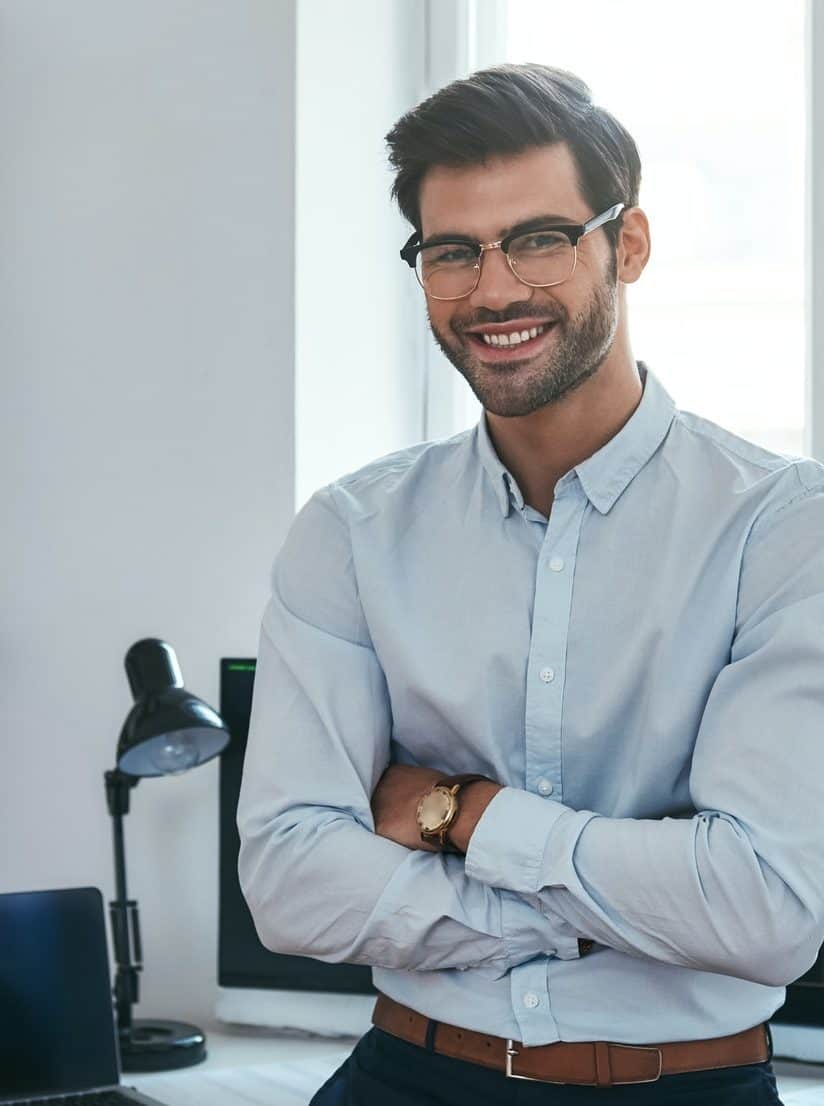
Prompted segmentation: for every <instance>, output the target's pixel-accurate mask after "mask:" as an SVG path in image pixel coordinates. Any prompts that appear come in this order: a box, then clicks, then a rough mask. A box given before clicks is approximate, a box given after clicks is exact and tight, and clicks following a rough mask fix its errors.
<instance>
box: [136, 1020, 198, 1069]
mask: <svg viewBox="0 0 824 1106" xmlns="http://www.w3.org/2000/svg"><path fill="white" fill-rule="evenodd" d="M119 1043H120V1068H121V1070H122V1071H172V1070H173V1069H175V1068H189V1067H192V1065H194V1064H199V1063H201V1062H202V1061H203V1060H205V1059H206V1038H205V1036H204V1035H203V1033H202V1032H201V1031H200V1030H199V1029H198V1028H197V1026H194V1025H188V1024H187V1023H186V1022H170V1021H161V1020H160V1019H157V1020H151V1021H149V1020H146V1019H141V1018H137V1019H136V1020H135V1021H133V1022H132V1028H131V1031H130V1032H126V1033H121V1034H120V1039H119Z"/></svg>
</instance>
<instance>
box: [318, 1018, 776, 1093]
mask: <svg viewBox="0 0 824 1106" xmlns="http://www.w3.org/2000/svg"><path fill="white" fill-rule="evenodd" d="M556 1103H557V1104H559V1106H561V1104H562V1106H594V1104H596V1103H597V1104H600V1106H604V1104H608V1106H613V1104H615V1106H618V1104H619V1103H620V1106H776V1104H778V1106H781V1099H780V1098H779V1097H778V1091H777V1089H776V1084H775V1076H774V1074H773V1070H772V1062H771V1061H770V1060H766V1061H764V1063H761V1064H746V1065H743V1066H741V1067H735V1068H716V1069H714V1070H711V1071H695V1072H685V1073H684V1074H682V1075H663V1076H661V1078H660V1079H658V1080H657V1081H656V1082H655V1083H634V1084H627V1085H625V1086H619V1087H576V1086H572V1085H569V1084H565V1085H558V1084H554V1083H531V1082H527V1081H525V1080H523V1079H507V1077H506V1076H505V1075H504V1074H503V1072H497V1071H493V1070H491V1069H490V1068H483V1067H481V1066H480V1065H478V1064H471V1063H468V1062H467V1061H465V1060H453V1059H452V1057H450V1056H441V1055H440V1054H439V1053H437V1052H431V1051H428V1050H427V1049H426V1048H424V1047H422V1046H420V1045H413V1044H409V1043H408V1042H407V1041H403V1040H401V1039H400V1038H399V1037H393V1036H392V1035H391V1034H389V1033H385V1032H384V1031H383V1030H382V1029H378V1028H376V1027H375V1026H373V1027H372V1028H371V1029H370V1030H369V1031H368V1032H367V1033H365V1034H364V1036H363V1037H361V1038H360V1040H359V1041H358V1042H357V1044H356V1045H355V1047H354V1049H353V1050H352V1052H351V1053H350V1055H349V1056H348V1057H347V1058H346V1059H345V1060H344V1062H343V1063H342V1064H341V1066H340V1067H339V1068H338V1070H337V1071H336V1072H334V1073H333V1074H332V1075H331V1076H330V1077H329V1078H328V1079H327V1080H326V1082H325V1083H324V1084H323V1086H322V1087H320V1088H319V1090H317V1091H316V1092H315V1094H314V1096H313V1098H312V1099H311V1101H310V1103H309V1106H539V1104H540V1106H544V1104H551V1106H555V1104H556Z"/></svg>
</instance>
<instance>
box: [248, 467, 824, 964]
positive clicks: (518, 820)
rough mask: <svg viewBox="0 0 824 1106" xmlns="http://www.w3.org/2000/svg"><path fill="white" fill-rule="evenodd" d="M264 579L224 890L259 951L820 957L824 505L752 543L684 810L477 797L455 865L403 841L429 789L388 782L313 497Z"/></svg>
mask: <svg viewBox="0 0 824 1106" xmlns="http://www.w3.org/2000/svg"><path fill="white" fill-rule="evenodd" d="M310 563H311V569H309V570H308V566H309V565H310ZM341 566H344V568H341ZM272 583H273V587H272V596H271V599H270V601H269V603H268V605H267V607H266V611H265V613H264V617H263V623H262V627H261V636H260V648H259V654H258V665H257V672H256V677H255V685H254V697H253V704H252V716H251V721H250V732H249V744H248V746H247V753H246V762H245V766H244V778H243V783H242V787H241V795H240V802H239V805H238V827H239V830H240V836H241V851H240V858H239V866H238V871H239V876H240V883H241V888H242V890H243V893H244V895H245V897H246V899H247V902H248V904H249V907H250V910H251V913H252V916H253V918H254V921H255V925H256V928H257V931H258V935H259V937H260V939H261V941H262V942H263V944H264V945H265V946H266V947H268V948H271V949H273V950H274V951H279V952H286V953H295V954H299V955H308V956H313V957H315V958H317V959H320V960H327V961H333V962H348V963H359V964H368V965H373V966H379V967H385V968H399V969H406V970H416V971H431V970H439V969H448V968H457V969H467V968H472V969H473V970H475V971H477V972H482V973H485V974H489V975H490V976H492V977H493V978H499V977H501V976H503V975H504V974H506V972H507V971H509V970H510V969H511V968H512V967H514V966H516V965H518V964H520V963H523V962H525V961H527V960H530V959H532V958H534V957H535V956H538V955H547V956H557V957H559V958H561V959H574V958H576V957H577V956H578V938H579V937H583V938H591V939H594V940H595V941H597V942H599V943H600V944H602V945H605V946H608V947H610V948H613V949H616V950H619V951H621V952H624V953H626V954H627V955H629V956H634V957H637V958H649V959H653V960H658V961H662V962H665V963H670V964H676V965H681V966H686V967H691V968H695V969H698V970H703V971H710V972H719V973H722V974H727V975H731V976H737V977H740V978H744V979H748V980H751V981H754V982H761V983H765V984H769V985H784V984H787V983H789V982H791V981H792V980H794V979H797V978H798V977H799V976H800V975H802V974H803V973H804V971H806V970H807V969H808V968H809V967H810V966H811V965H812V963H813V962H814V961H815V959H816V956H817V954H818V950H819V948H820V946H821V943H822V941H824V832H822V828H821V826H820V825H819V817H820V810H821V806H822V804H821V798H822V791H824V489H822V490H818V491H812V492H811V491H809V490H808V491H807V492H805V493H800V494H799V495H798V496H797V497H795V498H794V499H793V500H791V501H790V502H788V503H785V504H784V505H783V507H782V508H780V509H779V510H777V511H775V512H774V513H773V514H771V515H769V516H767V517H765V518H763V519H761V520H759V524H757V525H756V526H754V527H753V530H752V533H751V535H750V538H749V540H748V544H747V548H746V551H745V557H744V562H743V564H742V570H741V583H740V591H739V605H738V617H737V620H736V634H735V639H734V641H733V644H732V649H731V655H730V661H729V663H728V664H727V665H726V666H725V667H724V668H723V669H722V670H721V671H720V672H719V674H718V677H717V679H716V681H715V683H714V685H713V687H712V690H711V693H710V695H709V698H708V700H707V703H706V706H705V710H704V713H703V716H702V720H701V725H700V728H699V732H698V734H697V735H696V739H695V747H694V752H693V757H692V765H691V772H690V791H691V795H692V797H693V801H694V805H695V808H696V813H695V815H694V816H693V817H692V818H666V817H665V818H663V819H634V818H609V817H605V816H602V815H600V814H598V813H596V812H594V811H587V810H581V811H576V810H573V809H572V808H571V807H569V806H567V805H565V804H563V803H559V802H556V801H555V800H553V799H546V798H541V797H539V796H538V795H535V794H534V793H531V792H527V791H524V790H521V789H519V788H514V787H508V786H507V787H502V788H500V789H498V790H496V791H495V792H494V794H490V793H489V792H487V793H486V794H483V793H482V792H481V791H480V790H479V788H480V785H471V787H470V788H469V789H468V791H467V795H468V796H473V792H475V796H477V799H475V798H473V802H477V804H478V807H481V809H478V808H477V807H476V810H475V813H473V815H472V817H470V818H469V819H468V820H465V822H464V826H463V830H462V832H464V833H465V837H466V845H467V850H466V856H465V857H463V856H459V855H456V854H449V853H440V852H436V851H433V848H432V847H431V846H424V844H423V843H422V842H420V840H419V838H418V840H417V843H415V841H414V839H413V840H410V839H409V835H410V834H413V833H414V835H416V834H417V830H416V828H415V830H414V831H412V830H411V829H410V828H409V827H410V820H411V822H414V803H412V802H407V800H408V799H410V798H411V796H412V795H413V794H420V793H421V790H426V787H424V788H423V789H420V788H419V787H418V783H419V781H420V780H421V779H423V777H422V776H418V777H415V776H414V774H413V773H411V772H409V771H398V772H390V773H387V774H386V776H385V775H384V774H385V772H386V770H387V767H388V766H389V761H390V755H389V751H390V750H389V741H390V735H391V732H392V716H391V708H390V702H389V695H388V691H387V686H386V680H385V676H384V673H383V671H382V669H381V666H380V664H379V663H378V660H377V657H376V655H375V652H374V649H373V648H372V643H371V641H370V639H369V635H368V630H367V629H366V627H365V624H364V620H363V617H362V613H361V612H360V610H359V603H358V596H357V588H356V585H355V582H354V579H353V578H352V567H351V549H350V548H349V546H348V535H347V529H346V525H345V523H344V521H343V519H342V518H341V517H340V516H339V514H338V512H337V508H336V506H335V504H334V502H333V500H332V498H331V496H330V493H329V491H328V489H323V490H322V491H321V492H318V493H316V494H315V495H314V496H313V497H312V499H311V500H310V501H309V502H308V503H307V504H306V506H305V507H304V508H303V509H302V511H301V512H300V513H299V515H298V516H297V518H296V519H295V522H294V523H293V526H292V529H291V530H290V533H289V535H288V537H287V541H286V543H285V544H284V547H283V549H282V550H281V553H280V554H279V556H278V559H277V561H276V563H275V567H274V571H273V581H272ZM398 767H400V768H403V767H404V766H398ZM417 770H418V772H420V771H422V769H420V768H418V769H417ZM426 771H429V772H431V773H432V778H433V781H434V778H435V777H436V776H438V775H440V774H441V773H440V772H437V771H436V770H435V769H426ZM382 781H383V782H382ZM387 781H389V782H387ZM400 796H402V798H401V797H400ZM396 799H397V802H396ZM481 799H484V800H485V801H484V802H483V803H481ZM373 804H374V805H375V807H376V809H377V810H378V815H379V816H378V818H377V819H376V816H375V810H373ZM475 814H477V817H475ZM397 838H400V841H399V840H397ZM456 843H458V844H460V842H458V841H457V839H456ZM413 846H414V847H413Z"/></svg>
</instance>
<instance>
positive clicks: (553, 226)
mask: <svg viewBox="0 0 824 1106" xmlns="http://www.w3.org/2000/svg"><path fill="white" fill-rule="evenodd" d="M626 206H627V205H626V204H624V203H617V204H613V205H612V206H611V207H608V208H607V209H606V211H602V212H601V214H600V215H593V217H592V218H591V219H588V220H587V222H586V223H552V222H547V223H543V224H541V225H540V226H535V227H532V228H531V229H530V230H518V228H517V227H516V228H515V230H513V231H511V232H510V233H509V234H507V235H506V236H505V237H504V238H501V239H499V240H498V241H497V242H485V243H484V242H476V241H475V240H473V239H472V238H462V237H461V236H459V235H456V236H455V238H447V239H443V240H441V241H439V242H434V243H431V244H432V245H435V246H472V247H473V248H474V249H475V251H476V259H475V264H474V265H473V266H472V267H473V269H476V270H477V276H476V278H475V283H474V284H473V285H472V287H471V288H470V289H469V291H468V292H462V293H461V295H460V296H435V295H433V294H432V293H431V292H429V291H427V289H426V286H425V285H424V283H423V281H422V280H421V278H420V276H418V267H417V259H418V254H419V253H420V252H421V250H423V249H426V248H427V243H424V242H416V239H419V238H420V231H417V230H416V231H415V232H414V233H413V234H412V235H410V237H409V240H408V241H407V242H406V243H405V244H404V246H403V249H402V250H401V251H400V255H401V258H402V259H403V260H404V261H405V262H406V263H407V265H408V266H409V268H410V269H414V271H415V277H416V278H417V280H418V283H419V284H420V286H421V288H423V290H424V292H426V294H427V295H428V296H432V299H433V300H445V301H446V300H462V299H465V298H466V297H467V296H471V295H472V293H473V292H474V291H475V289H476V288H477V287H478V285H479V284H480V282H481V265H482V264H483V257H484V251H485V250H497V249H500V250H501V251H502V253H503V254H504V255H505V256H506V262H507V265H509V268H510V269H511V270H512V273H513V274H514V276H516V277H517V278H518V280H520V282H521V284H526V285H527V287H529V288H554V287H555V286H556V285H558V284H563V283H564V281H566V280H569V278H570V277H571V276H572V275H573V274H574V272H575V267H576V266H577V264H578V243H579V242H580V240H581V239H582V238H583V237H584V236H585V235H587V234H591V233H592V231H594V230H597V229H598V228H599V227H601V226H603V225H604V223H611V222H612V220H613V219H617V218H618V216H619V215H620V214H621V212H622V211H623V210H624V208H625V207H626ZM545 230H557V231H560V232H561V233H562V234H564V235H566V237H567V238H568V239H569V241H570V245H571V246H572V251H573V260H572V269H571V270H570V272H569V273H568V274H567V276H565V277H564V278H563V280H553V281H550V283H549V284H533V283H532V282H531V281H529V280H524V278H523V277H522V276H521V275H520V274H519V273H518V272H517V271H516V270H515V269H514V268H513V265H512V261H511V259H510V256H509V247H510V245H511V244H512V243H513V242H514V241H515V239H516V238H523V237H524V236H525V235H529V234H540V233H541V231H545Z"/></svg>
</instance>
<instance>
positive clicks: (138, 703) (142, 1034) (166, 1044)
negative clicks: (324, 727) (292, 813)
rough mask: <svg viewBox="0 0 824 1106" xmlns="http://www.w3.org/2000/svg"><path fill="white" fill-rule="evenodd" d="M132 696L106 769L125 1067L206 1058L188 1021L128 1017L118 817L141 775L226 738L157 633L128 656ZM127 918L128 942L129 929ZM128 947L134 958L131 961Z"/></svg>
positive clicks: (195, 757) (131, 905) (133, 944)
mask: <svg viewBox="0 0 824 1106" xmlns="http://www.w3.org/2000/svg"><path fill="white" fill-rule="evenodd" d="M125 665H126V674H127V676H128V678H129V686H130V687H131V690H132V696H133V698H134V706H133V707H132V709H131V710H130V711H129V714H128V716H127V718H126V721H125V722H124V724H123V729H122V730H121V732H120V740H119V741H118V744H117V768H116V769H114V770H113V771H110V772H106V773H105V780H106V799H107V802H108V806H109V813H110V814H111V816H112V820H113V831H114V869H115V880H116V886H117V898H116V899H115V900H114V901H112V902H110V903H109V910H110V917H111V925H112V934H113V941H114V952H115V959H116V960H117V976H116V980H115V986H114V996H115V1002H116V1006H117V1029H118V1040H119V1045H120V1064H121V1068H122V1070H123V1071H167V1070H169V1069H172V1068H188V1067H191V1066H192V1065H193V1064H199V1063H200V1062H201V1061H202V1060H205V1059H206V1038H205V1036H204V1035H203V1033H202V1032H201V1031H200V1030H199V1029H198V1028H197V1027H196V1026H194V1025H187V1024H186V1023H185V1022H177V1021H158V1020H152V1021H145V1020H134V1021H133V1020H132V1005H133V1004H134V1003H136V1002H138V1001H139V996H138V974H137V973H138V972H140V971H142V970H143V964H142V959H143V953H142V950H141V946H140V926H139V923H138V916H137V901H136V900H135V899H129V898H127V896H126V859H125V852H124V848H123V815H124V814H128V813H129V792H130V790H131V789H132V788H133V787H137V785H138V783H139V782H140V778H141V777H142V776H176V775H179V774H180V773H181V772H185V771H187V769H189V768H195V767H197V765H199V764H205V763H206V761H207V760H211V759H212V757H216V756H217V755H218V754H219V753H221V752H222V751H223V750H224V749H225V748H226V746H227V745H228V743H229V732H228V730H227V728H226V726H225V724H224V722H223V719H222V718H221V717H220V715H219V714H217V713H216V712H215V711H213V710H212V708H211V707H208V706H207V705H206V704H205V703H204V702H203V701H202V700H200V699H196V698H195V696H194V695H191V694H190V693H189V692H188V691H186V689H185V688H184V687H183V678H182V676H181V673H180V667H179V665H178V663H177V657H176V656H175V652H174V649H172V647H171V646H170V645H168V644H167V643H166V642H165V641H160V640H159V639H158V638H144V639H143V640H142V641H138V642H136V643H135V644H134V645H133V646H132V647H131V649H129V651H128V653H127V654H126V660H125ZM129 918H131V923H132V924H131V940H130V929H129ZM132 951H133V952H134V959H135V963H132Z"/></svg>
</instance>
